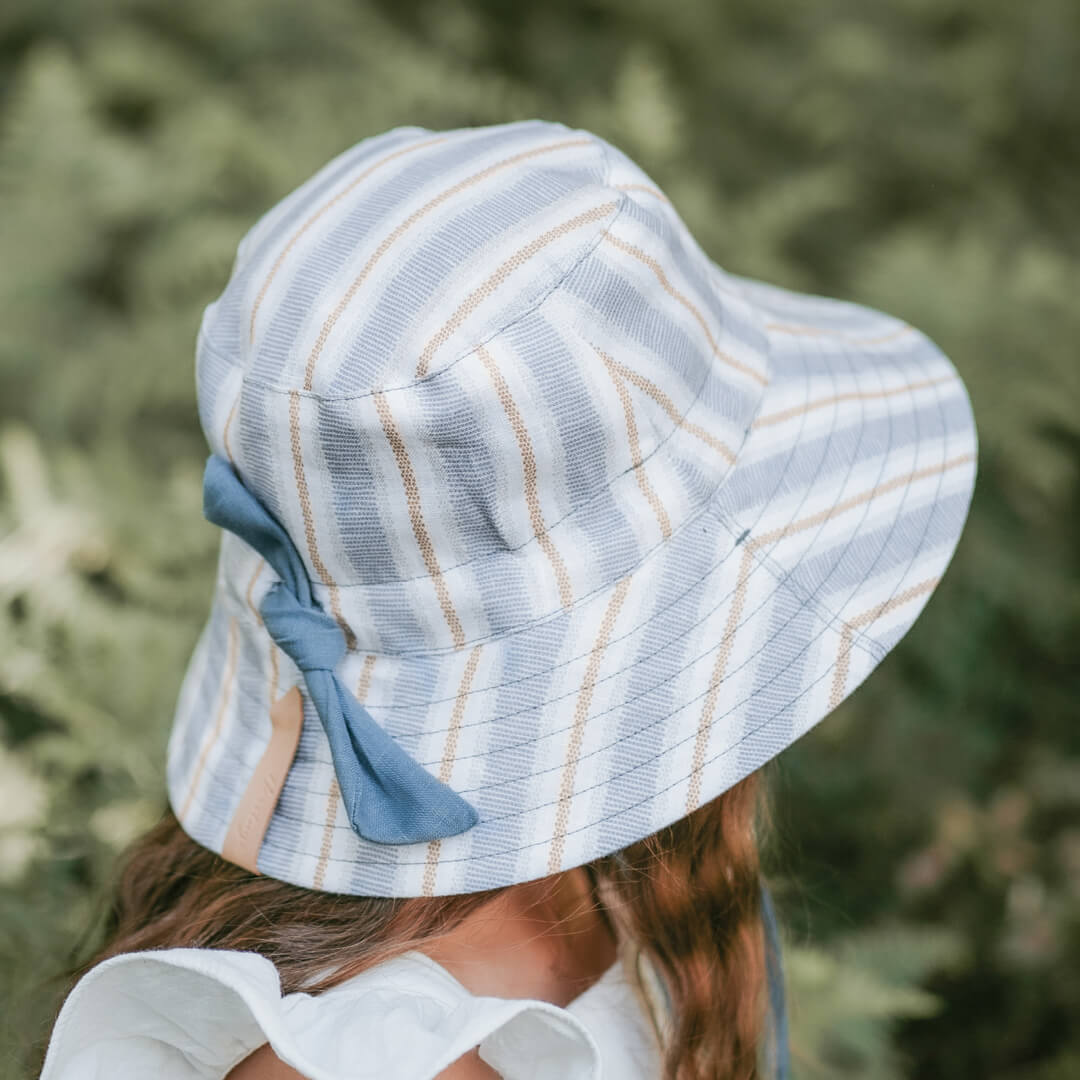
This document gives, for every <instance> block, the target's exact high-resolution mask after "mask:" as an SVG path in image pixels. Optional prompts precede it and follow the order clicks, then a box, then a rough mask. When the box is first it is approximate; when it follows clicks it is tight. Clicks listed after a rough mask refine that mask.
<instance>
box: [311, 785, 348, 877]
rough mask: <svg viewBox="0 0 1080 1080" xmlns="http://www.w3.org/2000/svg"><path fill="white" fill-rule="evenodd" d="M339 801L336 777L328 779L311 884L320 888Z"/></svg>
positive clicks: (328, 855)
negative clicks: (324, 813) (320, 834)
mask: <svg viewBox="0 0 1080 1080" xmlns="http://www.w3.org/2000/svg"><path fill="white" fill-rule="evenodd" d="M340 802H341V788H340V787H338V781H337V777H336V776H335V777H333V778H332V779H331V780H330V790H329V791H328V792H327V793H326V817H325V819H324V821H323V831H322V843H321V844H319V861H318V863H317V864H316V866H315V877H314V878H313V879H312V882H311V883H312V885H313V886H314V887H315V888H316V889H321V888H322V885H323V881H325V880H326V864H327V863H328V862H329V861H330V850H331V848H332V847H333V845H334V828H335V827H336V826H337V811H338V804H339V803H340Z"/></svg>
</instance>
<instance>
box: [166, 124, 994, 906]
mask: <svg viewBox="0 0 1080 1080" xmlns="http://www.w3.org/2000/svg"><path fill="white" fill-rule="evenodd" d="M196 372H197V390H198V405H199V415H200V421H201V424H202V427H203V430H204V432H205V434H206V437H207V440H208V443H209V446H210V450H211V456H210V460H209V462H208V465H207V471H206V502H205V509H206V514H207V517H208V518H209V519H210V520H211V521H214V522H216V523H217V524H219V525H221V526H222V534H221V549H220V558H219V564H218V571H217V578H216V585H215V590H214V594H213V599H212V604H211V609H210V614H209V618H208V621H207V623H206V625H205V627H204V629H203V631H202V634H201V636H200V637H199V640H198V642H197V644H196V647H195V650H194V653H193V655H192V658H191V661H190V664H189V666H188V669H187V672H186V674H185V676H184V679H183V683H182V686H181V689H180V694H179V698H178V702H177V707H176V713H175V719H174V725H173V730H172V734H171V736H170V741H169V748H168V768H167V775H168V788H169V797H170V802H171V805H172V807H173V809H174V811H175V813H176V814H177V817H178V819H179V821H180V823H181V824H182V826H183V828H184V829H185V830H186V831H187V832H188V833H189V834H190V835H191V836H192V837H193V838H194V839H195V840H196V841H198V842H199V843H201V844H203V845H205V846H207V847H209V848H211V849H212V850H214V851H216V852H219V853H222V854H224V855H225V857H226V858H230V859H232V860H233V861H236V862H239V863H241V864H242V865H247V866H249V868H250V869H253V870H256V871H257V872H259V873H262V874H267V875H270V876H273V877H275V878H279V879H282V880H284V881H288V882H292V883H294V884H297V885H301V886H306V887H309V888H314V889H321V890H327V891H332V892H339V893H350V894H361V895H370V896H418V895H438V894H446V893H462V892H472V891H477V890H481V889H487V888H492V887H496V886H504V885H510V884H514V883H517V882H522V881H526V880H530V879H533V878H537V877H542V876H544V875H546V874H549V873H553V872H556V871H559V870H562V869H567V868H570V867H573V866H576V865H579V864H581V863H584V862H586V861H588V860H590V859H593V858H596V857H598V856H600V855H603V854H608V853H611V852H613V851H616V850H618V849H619V848H621V847H623V846H625V845H627V844H629V843H632V842H633V841H636V840H638V839H640V838H642V837H644V836H646V835H648V834H650V833H652V832H654V831H656V830H657V829H659V828H661V827H663V826H665V825H667V824H670V823H671V822H673V821H675V820H677V819H678V818H680V817H683V816H684V815H686V814H688V813H690V812H691V811H693V810H694V809H696V808H697V807H698V806H700V805H702V804H703V803H704V802H706V801H708V800H710V799H712V798H714V797H715V796H717V795H718V794H720V793H721V792H723V791H725V790H726V789H728V788H729V787H731V786H732V785H734V784H735V783H737V782H738V781H739V780H740V779H742V778H743V777H745V776H746V775H748V774H749V773H750V772H752V771H754V770H755V769H757V768H758V767H759V766H761V765H763V764H764V763H765V762H767V761H768V760H769V759H771V758H772V757H774V756H775V755H776V754H778V753H779V752H780V751H781V750H783V749H784V748H785V747H787V746H788V745H790V744H791V743H792V742H794V741H795V740H796V739H798V738H799V737H800V736H801V735H803V734H804V733H805V732H807V731H808V730H809V729H810V728H812V727H813V726H814V725H815V724H817V723H818V722H819V721H820V720H821V719H822V718H823V717H824V716H825V715H826V714H827V713H829V712H830V711H831V710H832V709H833V708H834V707H835V706H837V705H838V704H839V703H840V702H841V701H842V700H843V699H844V698H846V697H847V696H848V695H849V694H850V693H851V692H852V691H853V690H854V689H855V688H856V687H857V686H858V685H859V684H860V683H861V682H862V681H863V679H865V678H866V676H867V675H868V674H869V673H870V672H871V670H873V668H874V667H875V666H876V665H877V664H878V663H879V662H880V661H881V659H882V658H883V657H884V656H885V654H886V653H887V652H888V651H889V650H890V649H891V648H892V647H893V646H894V645H895V644H896V643H897V642H898V641H899V640H900V638H901V637H902V636H903V635H904V633H905V632H906V631H907V630H908V628H909V627H910V626H911V624H912V623H913V621H914V620H915V618H916V617H917V615H918V614H919V612H920V611H921V610H922V608H923V606H924V605H925V603H926V602H927V600H928V598H929V596H930V595H931V593H932V592H933V590H934V588H935V586H936V585H937V583H938V581H939V580H940V578H941V576H942V574H943V572H944V570H945V568H946V566H947V564H948V562H949V560H950V558H951V556H952V553H953V550H954V548H955V546H956V543H957V541H958V539H959V536H960V533H961V530H962V527H963V524H964V520H965V517H966V514H967V510H968V505H969V502H970V498H971V494H972V488H973V484H974V477H975V454H976V437H975V427H974V422H973V417H972V413H971V408H970V404H969V400H968V396H967V394H966V392H965V389H964V386H963V383H962V382H961V380H960V378H959V377H958V375H957V372H956V370H955V369H954V367H953V365H952V364H951V363H950V362H949V360H948V359H947V358H946V357H945V356H944V355H943V354H942V352H941V351H940V349H938V348H937V347H936V346H935V345H934V344H933V343H932V342H931V341H930V340H929V339H928V338H927V337H926V336H925V335H924V334H922V333H921V332H919V331H918V330H916V329H914V328H913V327H911V326H910V325H908V324H907V323H905V322H904V321H902V320H901V319H898V318H893V317H891V316H889V315H886V314H883V313H881V312H878V311H875V310H872V309H870V308H868V307H864V306H861V305H857V304H853V303H849V302H843V301H839V300H834V299H826V298H823V297H817V296H810V295H805V294H801V293H796V292H793V291H790V290H787V289H784V288H780V287H777V286H773V285H769V284H765V283H763V282H758V281H754V280H751V279H749V278H747V277H744V276H740V275H737V274H734V273H731V272H729V271H726V270H724V269H722V268H721V267H720V266H718V265H717V264H716V263H715V262H713V261H712V260H711V259H710V258H709V257H708V256H707V255H706V254H705V252H704V251H703V250H702V249H701V247H700V246H699V245H698V244H697V242H696V241H695V240H694V238H693V237H692V235H691V234H690V232H689V230H688V229H687V227H686V226H685V224H684V223H683V221H682V219H681V218H680V216H679V214H678V213H677V211H676V209H675V208H674V207H673V205H672V203H671V202H670V201H669V199H668V198H667V197H665V195H664V194H663V192H662V191H661V190H660V189H659V188H658V187H657V185H656V184H655V183H654V182H653V181H652V180H651V179H650V178H649V176H647V175H646V174H645V172H643V171H642V169H640V168H639V167H638V166H637V165H636V164H635V163H634V162H633V161H631V160H630V159H629V158H628V157H627V156H626V155H625V154H624V153H622V152H621V151H620V150H618V149H617V148H616V147H614V146H612V145H611V144H609V143H608V142H606V141H605V140H603V139H601V138H599V137H598V136H596V135H594V134H591V133H589V132H587V131H581V130H573V129H570V128H568V127H565V126H563V125H561V124H556V123H547V122H542V121H527V122H520V123H510V124H502V125H496V126H492V127H473V128H462V129H458V130H454V131H442V132H440V131H432V130H427V129H423V128H419V127H401V128H395V129H394V130H392V131H389V132H386V133H384V134H381V135H378V136H374V137H371V138H366V139H364V140H362V141H360V142H358V143H357V144H356V145H355V146H352V147H350V148H349V149H347V150H346V151H344V152H343V153H341V154H339V155H338V156H336V157H335V158H333V159H332V160H331V161H329V162H328V163H327V164H326V165H325V166H323V167H322V168H321V169H319V170H318V171H317V172H316V173H315V174H314V175H313V176H311V177H310V178H309V179H308V180H307V181H305V182H304V183H302V184H301V185H300V186H299V187H297V188H296V189H295V190H294V191H292V192H291V193H289V194H288V195H286V196H285V197H284V198H283V199H282V200H281V201H280V202H278V203H277V204H276V205H274V206H273V207H272V208H271V209H270V210H268V211H267V212H266V213H265V214H263V215H262V217H260V218H259V219H258V221H256V223H255V224H254V225H253V226H252V228H251V229H250V230H249V231H248V232H247V234H246V235H245V236H244V237H243V239H242V240H241V241H240V244H239V247H238V249H237V254H236V258H235V261H234V263H233V267H232V271H231V274H230V276H229V279H228V282H227V284H226V286H225V288H224V291H223V292H222V293H221V295H220V296H219V297H218V298H217V299H216V300H214V301H213V302H212V303H210V304H209V305H208V306H207V307H206V309H205V311H204V314H203V318H202V322H201V325H200V327H199V332H198V339H197V345H196Z"/></svg>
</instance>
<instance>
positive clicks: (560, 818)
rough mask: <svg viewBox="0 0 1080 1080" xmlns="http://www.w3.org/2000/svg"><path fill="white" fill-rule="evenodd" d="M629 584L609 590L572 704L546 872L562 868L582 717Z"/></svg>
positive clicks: (626, 581)
mask: <svg viewBox="0 0 1080 1080" xmlns="http://www.w3.org/2000/svg"><path fill="white" fill-rule="evenodd" d="M629 588H630V575H629V574H627V575H626V576H625V577H623V578H620V579H619V583H618V584H617V585H616V586H615V591H614V592H613V593H612V594H611V599H610V600H609V601H608V605H607V609H606V610H605V611H604V617H603V619H602V620H601V622H600V632H599V634H598V635H597V638H596V642H595V643H594V645H593V647H592V653H591V655H590V656H589V663H588V666H587V667H586V669H585V678H584V680H583V682H582V684H581V690H580V691H579V693H578V700H577V705H576V706H575V708H574V726H573V729H572V730H571V732H570V741H569V743H568V744H567V747H566V762H565V764H564V765H563V771H562V782H561V784H560V785H559V805H558V809H557V810H556V812H555V834H554V836H553V837H552V840H551V850H550V852H549V854H548V872H549V873H552V874H555V873H558V872H559V870H561V869H562V858H563V849H564V847H565V846H566V829H567V825H568V823H569V820H570V800H571V798H572V797H573V794H574V778H575V775H576V773H577V765H578V757H579V756H580V754H581V744H582V740H583V739H584V738H585V721H586V719H587V717H588V714H589V706H590V704H591V703H592V698H593V690H594V688H595V686H596V676H597V673H598V672H599V670H600V662H601V660H602V659H603V656H604V650H605V649H606V648H607V643H608V639H609V638H610V637H611V631H612V630H613V629H614V626H615V619H616V618H617V617H618V614H619V609H620V608H621V607H622V605H623V601H624V600H625V599H626V593H627V591H628V589H629Z"/></svg>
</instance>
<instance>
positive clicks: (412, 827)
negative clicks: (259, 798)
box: [203, 454, 479, 844]
mask: <svg viewBox="0 0 1080 1080" xmlns="http://www.w3.org/2000/svg"><path fill="white" fill-rule="evenodd" d="M203 513H204V514H205V516H206V518H207V520H208V521H211V522H213V523H214V524H215V525H220V526H221V527H222V528H223V529H228V530H229V531H230V532H233V533H235V534H236V535H237V536H239V537H240V539H241V540H244V541H245V542H246V543H247V544H249V545H250V546H251V547H253V548H254V549H255V550H256V551H257V552H258V553H259V554H260V555H262V557H263V558H264V559H266V561H267V562H268V563H269V564H270V566H271V567H272V568H273V570H274V571H275V572H276V573H277V575H278V577H279V578H280V579H281V580H280V581H278V582H275V583H274V585H273V586H272V587H271V588H270V589H269V591H268V592H267V593H266V596H265V597H264V598H263V601H262V603H261V604H260V605H259V611H260V613H261V614H262V617H263V622H264V623H265V625H266V629H267V631H268V632H269V634H270V636H271V637H272V638H273V639H274V641H275V642H276V643H277V644H278V645H279V646H280V647H281V649H282V651H283V652H284V653H285V654H286V655H288V656H289V657H291V658H292V660H293V662H294V663H295V664H296V666H297V667H298V668H299V669H300V671H301V672H302V673H303V675H304V681H305V683H306V684H307V689H308V696H309V697H310V698H311V701H312V704H313V705H314V706H315V711H316V712H317V713H318V716H319V719H320V721H322V725H323V728H324V730H325V731H326V737H327V740H328V741H329V743H330V753H331V755H332V757H333V759H334V771H335V773H336V774H337V778H338V786H339V787H340V788H341V797H342V800H343V801H344V803H345V809H346V812H347V813H348V815H349V822H350V824H351V825H352V827H353V829H354V830H355V831H356V833H357V834H358V835H360V836H362V837H364V839H366V840H372V841H374V842H375V843H377V844H415V843H422V842H424V841H428V840H436V839H438V838H440V837H445V836H455V835H457V834H458V833H461V832H464V831H465V830H466V829H470V828H472V826H473V825H475V824H476V823H477V821H479V815H478V814H477V812H476V810H475V808H474V807H472V806H471V805H470V804H469V803H467V802H466V801H465V800H464V799H463V798H462V797H461V796H460V795H458V794H457V792H455V791H454V790H453V789H452V788H450V787H449V786H447V785H446V784H444V783H442V781H440V780H438V779H436V778H435V777H434V776H432V775H431V773H429V772H428V771H427V769H425V768H424V767H423V765H421V764H420V763H419V762H418V761H416V760H415V759H414V758H412V757H411V756H410V755H409V754H408V753H406V751H405V750H403V749H402V748H401V747H400V746H399V745H398V744H397V743H396V742H395V741H394V739H393V738H392V737H391V736H390V735H388V734H387V733H386V731H385V730H384V729H383V728H382V727H381V726H380V725H379V724H377V723H376V722H375V719H374V718H373V717H372V715H371V714H370V713H369V712H368V711H367V709H365V708H364V706H363V705H361V704H360V702H359V701H357V700H356V698H355V697H354V696H353V695H352V694H351V693H350V692H349V691H348V689H347V688H346V687H345V686H344V684H343V683H342V682H341V680H340V679H338V677H337V675H335V674H334V669H335V668H336V667H337V666H338V664H340V663H341V661H342V660H343V659H344V658H345V653H346V645H345V635H344V633H343V632H342V629H341V627H340V626H339V625H338V624H337V622H336V621H335V620H334V619H333V618H332V617H331V616H330V615H329V614H327V613H326V612H325V611H323V609H322V607H320V605H319V603H318V601H317V600H316V599H315V597H314V595H313V593H312V591H311V582H310V580H309V579H308V576H307V570H306V569H305V567H304V563H303V560H302V559H301V558H300V553H299V552H298V551H297V550H296V547H295V546H294V544H293V542H292V539H291V538H290V537H289V534H288V533H287V532H286V531H285V530H284V528H282V526H281V525H280V524H279V523H278V522H277V521H276V520H275V519H274V518H273V517H271V515H270V513H269V512H268V511H267V509H266V508H265V507H264V506H263V505H262V503H261V502H259V500H258V499H257V498H256V497H255V496H254V495H253V494H252V493H251V492H250V491H249V490H248V489H247V488H246V487H244V485H243V483H242V482H241V480H240V477H239V476H238V475H237V473H236V471H235V469H233V467H232V466H231V465H230V464H229V463H228V462H227V461H226V460H225V459H224V458H221V457H219V456H218V455H217V454H211V455H210V458H209V460H208V461H207V463H206V472H205V474H204V477H203Z"/></svg>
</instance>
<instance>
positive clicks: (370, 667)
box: [356, 653, 376, 703]
mask: <svg viewBox="0 0 1080 1080" xmlns="http://www.w3.org/2000/svg"><path fill="white" fill-rule="evenodd" d="M375 660H376V656H375V654H374V653H368V654H367V655H366V656H365V657H364V666H363V668H362V669H361V670H360V678H359V680H357V683H356V700H357V701H359V702H361V703H362V702H364V701H366V700H367V696H368V690H369V689H370V688H371V673H372V672H373V671H374V670H375Z"/></svg>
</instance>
